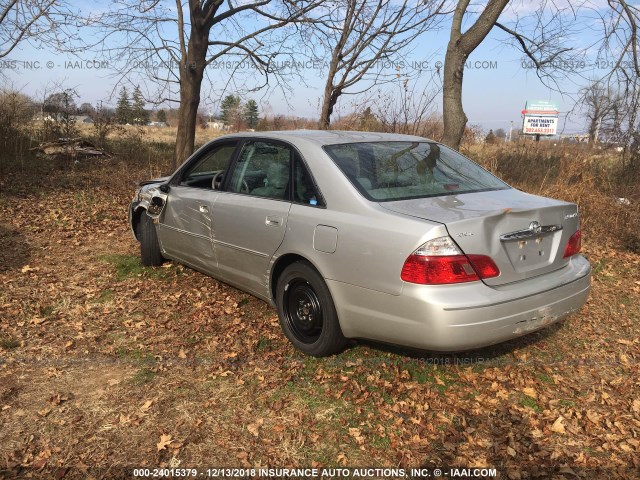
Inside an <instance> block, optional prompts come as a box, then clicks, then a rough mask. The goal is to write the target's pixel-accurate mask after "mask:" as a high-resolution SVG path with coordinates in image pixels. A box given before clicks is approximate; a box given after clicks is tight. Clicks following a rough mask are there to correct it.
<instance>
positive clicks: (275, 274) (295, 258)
mask: <svg viewBox="0 0 640 480" xmlns="http://www.w3.org/2000/svg"><path fill="white" fill-rule="evenodd" d="M301 260H302V261H304V262H307V263H308V264H309V265H311V266H312V267H313V268H316V267H315V265H313V264H312V263H311V262H310V261H309V260H307V259H306V258H304V257H303V256H302V255H297V254H295V253H288V254H286V255H283V256H281V257H280V258H278V260H276V263H275V265H274V266H273V269H272V271H271V284H270V285H269V287H270V289H269V293H270V294H271V299H272V300H273V301H274V302H275V300H276V287H277V286H278V278H280V275H281V274H282V272H283V271H284V269H285V268H287V267H288V266H289V265H291V264H292V263H295V262H299V261H301ZM316 270H318V269H317V268H316Z"/></svg>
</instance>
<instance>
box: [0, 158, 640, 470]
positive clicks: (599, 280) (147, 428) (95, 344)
mask: <svg viewBox="0 0 640 480" xmlns="http://www.w3.org/2000/svg"><path fill="white" fill-rule="evenodd" d="M148 176H149V172H148V171H145V167H137V166H135V165H131V164H128V163H126V162H123V161H119V160H110V161H108V162H96V161H92V162H87V163H81V164H79V165H64V164H63V163H53V164H40V165H35V166H34V165H29V166H26V167H24V169H23V170H22V171H21V170H20V168H15V169H8V170H5V172H4V173H3V175H2V178H0V246H1V248H0V477H3V476H5V477H7V478H13V477H14V476H29V475H30V476H33V477H34V478H35V477H39V476H40V475H44V474H45V473H46V474H47V475H49V476H50V478H51V476H56V478H62V477H64V478H85V477H88V476H90V475H94V476H95V477H96V478H110V477H112V476H118V475H122V474H123V472H124V473H126V470H122V467H126V468H131V467H137V466H147V467H158V466H173V467H177V466H180V467H192V466H198V467H205V466H238V467H241V466H245V467H249V466H251V467H254V466H275V467H294V466H307V467H311V466H343V465H344V466H369V467H371V466H386V467H391V466H399V467H407V468H411V467H420V466H426V467H444V466H461V467H472V466H490V467H496V468H498V469H499V470H500V471H501V472H502V473H501V476H502V477H503V478H507V477H508V478H532V477H536V478H548V477H550V476H551V472H554V474H555V475H556V476H557V477H558V478H562V477H566V478H578V477H584V478H595V476H596V474H597V475H598V476H599V477H600V478H618V477H620V478H637V475H638V471H639V469H640V375H639V373H640V372H639V368H638V366H639V364H640V328H639V324H640V302H639V301H638V300H639V298H640V295H639V294H640V268H639V262H640V256H638V255H634V254H631V253H625V252H623V251H620V250H616V249H614V248H612V247H607V246H604V245H598V244H595V243H590V241H589V237H588V235H587V241H586V245H585V248H584V250H585V253H586V254H587V255H588V256H589V258H590V260H591V262H592V265H593V266H594V282H593V291H592V295H591V297H590V300H589V302H588V304H587V305H586V306H585V307H584V308H583V309H582V310H581V311H580V312H579V313H578V314H575V315H574V316H572V317H571V318H569V319H568V320H566V321H565V322H563V323H561V324H559V325H555V326H553V327H551V328H549V329H547V330H544V331H542V332H538V333H535V334H533V335H530V336H527V337H525V338H522V339H518V340H516V341H512V342H509V343H506V344H503V345H500V346H497V347H493V348H486V349H482V350H478V351H474V352H472V353H466V354H465V353H463V354H457V355H433V354H429V353H428V352H415V351H407V350H404V349H401V348H394V347H388V346H383V345H378V344H370V343H362V342H360V343H357V344H355V345H354V346H352V347H351V348H349V349H348V350H347V351H346V352H344V353H343V354H341V355H339V356H335V357H332V358H327V359H313V358H308V357H304V356H303V355H301V354H299V353H297V352H296V351H295V350H294V349H293V348H292V347H291V346H290V344H289V343H288V342H287V341H286V339H285V337H284V336H283V335H282V334H281V332H280V328H279V325H278V321H277V317H276V313H275V311H274V310H273V309H272V308H270V307H269V306H268V305H266V304H265V303H263V302H261V301H259V300H257V299H255V298H253V297H251V296H249V295H247V294H244V293H242V292H240V291H238V290H235V289H233V288H231V287H228V286H226V285H224V284H221V283H219V282H217V281H215V280H213V279H211V278H208V277H206V276H204V275H202V274H200V273H197V272H195V271H193V270H190V269H188V268H185V267H182V266H179V265H175V264H167V265H165V266H164V267H162V268H157V269H148V268H142V267H141V266H140V263H139V261H138V252H137V248H138V245H137V243H136V242H135V241H134V240H133V238H132V236H131V234H130V233H129V231H128V228H127V222H126V217H127V205H128V202H129V200H130V197H131V195H132V193H133V191H134V188H135V182H136V181H137V180H140V179H143V178H146V177H148ZM129 474H130V471H129Z"/></svg>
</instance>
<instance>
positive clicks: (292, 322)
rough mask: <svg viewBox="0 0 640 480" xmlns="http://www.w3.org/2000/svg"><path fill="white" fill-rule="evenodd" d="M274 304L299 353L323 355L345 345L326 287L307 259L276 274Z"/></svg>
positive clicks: (332, 352)
mask: <svg viewBox="0 0 640 480" xmlns="http://www.w3.org/2000/svg"><path fill="white" fill-rule="evenodd" d="M276 305H277V306H278V316H279V317H280V326H281V327H282V330H283V331H284V334H285V335H286V336H287V338H288V339H289V341H290V342H291V343H292V344H293V346H294V347H296V348H297V349H298V350H300V351H302V352H303V353H305V354H307V355H311V356H314V357H325V356H328V355H333V354H334V353H338V352H340V351H342V350H343V349H344V347H345V346H346V345H347V339H346V338H345V337H344V335H342V330H341V329H340V323H339V322H338V314H337V313H336V309H335V305H334V304H333V299H332V298H331V293H330V292H329V288H328V287H327V284H326V283H325V282H324V280H323V278H322V276H320V274H319V273H318V271H317V270H316V269H315V268H313V267H312V266H311V265H310V264H308V263H307V262H295V263H292V264H291V265H289V266H288V267H287V268H285V269H284V271H283V272H282V274H281V275H280V278H278V284H277V287H276Z"/></svg>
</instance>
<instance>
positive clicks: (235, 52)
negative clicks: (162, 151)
mask: <svg viewBox="0 0 640 480" xmlns="http://www.w3.org/2000/svg"><path fill="white" fill-rule="evenodd" d="M316 1H318V2H319V0H311V1H308V0H303V1H298V0H250V1H243V0H228V1H225V2H223V1H221V0H176V2H175V4H173V5H171V3H170V2H168V1H166V0H143V1H142V2H141V1H140V0H114V8H113V9H112V10H111V11H110V12H108V13H107V14H105V15H103V16H101V17H100V18H99V19H94V21H96V23H98V24H99V25H102V26H103V28H104V31H105V34H106V37H111V36H112V37H113V40H114V41H116V42H117V43H118V45H121V46H118V47H115V48H112V49H110V50H107V51H104V53H105V54H107V55H111V56H112V57H113V58H122V57H123V56H124V57H125V58H126V59H127V61H128V63H127V65H125V66H123V67H122V68H121V69H120V71H119V74H120V75H121V76H122V78H127V77H128V76H129V75H133V74H135V73H140V70H141V69H144V70H145V73H146V75H148V76H149V78H151V79H152V80H153V81H155V82H157V84H158V85H159V86H160V91H159V93H158V96H157V98H156V99H155V100H156V103H162V102H165V101H176V100H178V101H179V102H180V103H179V111H178V132H177V137H176V147H175V154H174V161H173V166H174V167H175V166H176V165H177V164H178V163H180V162H182V161H183V160H185V159H186V158H187V157H188V156H189V155H191V153H192V152H193V149H194V141H195V130H196V124H197V112H198V106H199V105H200V101H201V90H202V86H203V81H204V79H205V71H206V69H207V67H209V66H211V65H212V64H216V63H217V62H220V61H222V60H223V59H226V60H235V61H236V63H234V65H235V67H232V71H233V72H235V71H237V70H238V69H239V68H240V67H239V65H240V64H241V63H246V65H247V66H249V67H250V68H251V69H252V70H253V73H254V74H255V73H257V74H259V75H260V74H261V75H262V76H263V79H264V84H263V86H266V85H270V81H272V77H276V78H281V77H279V75H280V73H281V72H280V71H279V70H278V69H277V68H276V67H275V66H274V61H275V59H276V58H277V56H278V55H279V54H283V51H284V48H285V46H284V45H285V43H286V42H285V40H286V38H285V36H284V35H283V36H282V37H280V38H278V39H274V38H265V36H266V35H267V34H272V33H273V32H276V31H278V29H280V28H281V27H284V26H286V25H289V24H291V23H292V22H296V21H301V20H303V19H304V18H305V17H306V15H307V14H308V13H309V12H310V11H311V10H312V9H313V8H315V7H316V6H317V5H318V3H315V2H316ZM136 71H137V72H136ZM218 71H220V72H221V71H222V70H218ZM255 76H256V75H254V77H255ZM232 77H233V74H232ZM231 80H232V79H229V78H228V79H225V80H224V81H223V82H220V80H219V79H218V80H217V83H218V85H220V84H222V85H224V84H225V83H227V82H229V81H231ZM176 93H177V97H178V98H177V99H176ZM147 100H152V99H147Z"/></svg>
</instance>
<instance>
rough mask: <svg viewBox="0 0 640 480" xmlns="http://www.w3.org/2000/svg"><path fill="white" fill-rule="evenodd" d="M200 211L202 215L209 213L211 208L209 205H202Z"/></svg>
mask: <svg viewBox="0 0 640 480" xmlns="http://www.w3.org/2000/svg"><path fill="white" fill-rule="evenodd" d="M199 210H200V212H201V213H209V207H208V206H207V205H200V208H199Z"/></svg>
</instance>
